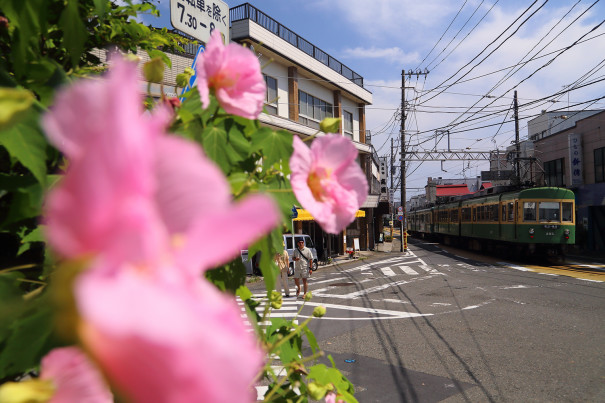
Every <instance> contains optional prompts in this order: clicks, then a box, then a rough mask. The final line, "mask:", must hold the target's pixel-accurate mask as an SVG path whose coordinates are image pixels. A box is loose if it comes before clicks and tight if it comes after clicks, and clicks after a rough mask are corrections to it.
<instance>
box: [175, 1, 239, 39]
mask: <svg viewBox="0 0 605 403" xmlns="http://www.w3.org/2000/svg"><path fill="white" fill-rule="evenodd" d="M170 23H171V24H172V26H173V27H174V28H176V29H178V30H179V31H181V32H183V33H185V34H187V35H191V36H192V37H194V38H195V39H198V40H200V41H202V42H204V43H207V42H208V40H209V39H210V35H211V34H212V32H213V31H214V30H215V29H218V30H219V32H220V33H221V34H222V35H223V38H224V43H228V42H229V6H228V5H227V3H225V2H224V1H221V0H210V1H208V0H170Z"/></svg>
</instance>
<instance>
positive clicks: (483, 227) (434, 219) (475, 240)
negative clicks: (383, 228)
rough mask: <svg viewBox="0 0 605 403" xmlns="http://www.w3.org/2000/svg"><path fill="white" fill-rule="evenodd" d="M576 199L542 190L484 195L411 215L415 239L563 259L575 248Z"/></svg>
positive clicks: (410, 226)
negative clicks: (566, 253) (502, 248)
mask: <svg viewBox="0 0 605 403" xmlns="http://www.w3.org/2000/svg"><path fill="white" fill-rule="evenodd" d="M574 212H575V196H574V194H573V192H572V191H571V190H569V189H563V188H555V187H542V188H531V189H523V190H517V191H512V192H503V193H494V194H491V195H481V196H476V197H472V198H467V199H461V200H457V201H452V202H449V203H445V204H439V205H436V206H433V207H429V208H424V209H418V210H414V211H410V212H409V213H408V214H407V230H408V232H409V233H410V234H411V235H416V236H422V237H433V238H437V239H438V240H440V241H441V242H443V243H445V244H458V245H462V246H466V247H468V248H470V249H473V250H492V249H495V248H496V247H498V246H502V247H505V248H507V250H510V252H511V253H512V252H513V251H514V252H515V253H519V254H521V253H527V254H538V253H544V254H549V255H559V256H564V255H565V252H566V250H567V247H568V246H569V245H573V244H574V243H575V213H574Z"/></svg>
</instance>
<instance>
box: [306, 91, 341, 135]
mask: <svg viewBox="0 0 605 403" xmlns="http://www.w3.org/2000/svg"><path fill="white" fill-rule="evenodd" d="M303 98H304V99H305V102H304V108H303V107H302V104H303V102H302V101H303ZM309 111H311V112H312V115H311V114H309ZM333 116H334V105H332V104H331V103H329V102H327V101H324V100H323V99H321V98H317V97H315V96H313V95H311V94H309V93H308V92H305V91H303V90H298V121H299V123H302V124H304V125H305V126H309V127H313V128H317V129H318V128H319V122H321V121H322V120H323V119H324V118H326V117H333Z"/></svg>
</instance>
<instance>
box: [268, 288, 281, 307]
mask: <svg viewBox="0 0 605 403" xmlns="http://www.w3.org/2000/svg"><path fill="white" fill-rule="evenodd" d="M269 301H270V302H271V308H273V309H280V308H281V306H282V302H283V300H282V296H281V292H279V291H271V295H270V296H269Z"/></svg>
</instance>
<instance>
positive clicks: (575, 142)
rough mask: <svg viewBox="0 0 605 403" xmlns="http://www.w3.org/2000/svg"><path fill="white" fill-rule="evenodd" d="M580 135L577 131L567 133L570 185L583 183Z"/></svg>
mask: <svg viewBox="0 0 605 403" xmlns="http://www.w3.org/2000/svg"><path fill="white" fill-rule="evenodd" d="M582 165H583V164H582V136H581V135H580V134H578V133H570V134H569V171H570V172H569V173H570V177H571V186H580V185H581V184H582V183H584V180H583V175H582V174H583V173H582Z"/></svg>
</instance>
